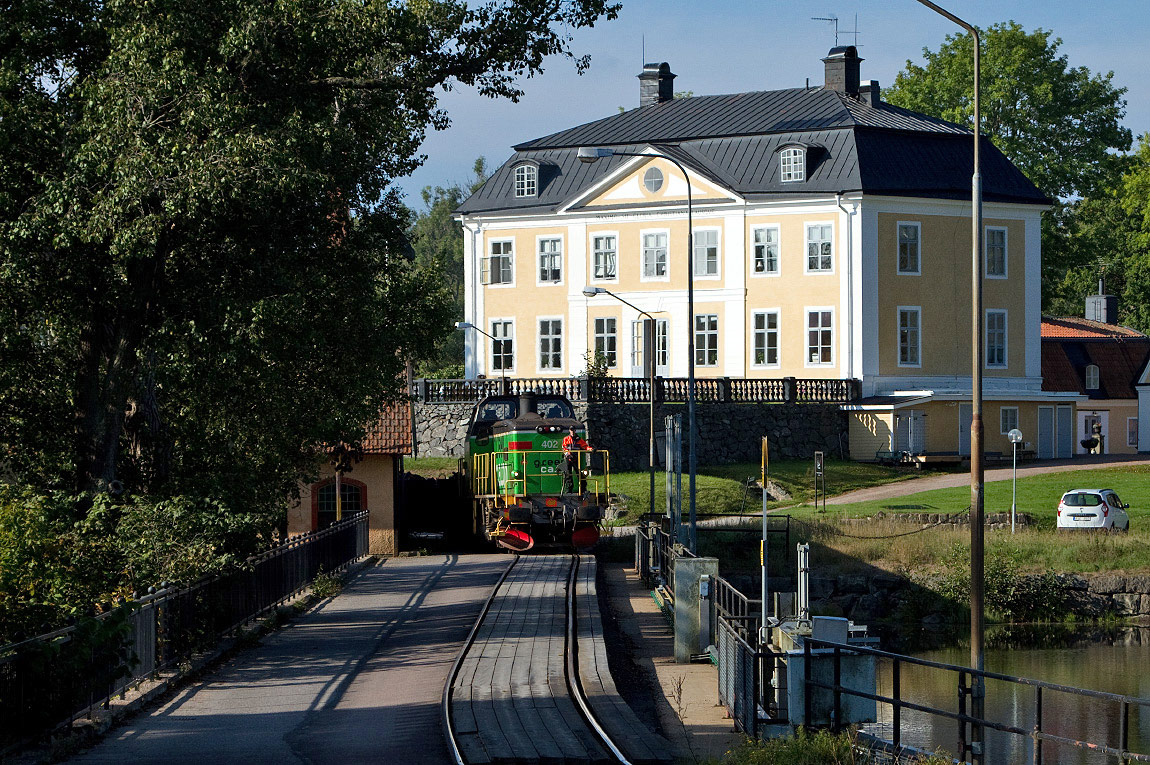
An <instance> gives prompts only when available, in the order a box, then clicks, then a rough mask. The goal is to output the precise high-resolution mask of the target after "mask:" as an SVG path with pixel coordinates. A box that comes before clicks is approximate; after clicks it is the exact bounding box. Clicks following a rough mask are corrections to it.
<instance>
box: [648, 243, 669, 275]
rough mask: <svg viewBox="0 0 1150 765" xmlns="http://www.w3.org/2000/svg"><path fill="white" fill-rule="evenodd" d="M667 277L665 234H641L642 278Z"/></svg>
mask: <svg viewBox="0 0 1150 765" xmlns="http://www.w3.org/2000/svg"><path fill="white" fill-rule="evenodd" d="M666 275H667V233H666V232H665V231H664V232H658V233H653V234H643V277H644V278H647V279H652V278H661V277H664V276H666Z"/></svg>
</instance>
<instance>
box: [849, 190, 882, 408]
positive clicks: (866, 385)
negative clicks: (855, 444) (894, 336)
mask: <svg viewBox="0 0 1150 765" xmlns="http://www.w3.org/2000/svg"><path fill="white" fill-rule="evenodd" d="M855 218H857V219H858V226H859V229H858V232H857V233H858V240H857V241H858V250H859V263H860V266H859V270H858V282H859V293H860V299H859V301H858V303H857V304H856V306H855V312H856V314H857V315H858V317H859V326H858V327H857V333H858V334H857V337H858V344H857V345H856V346H855V364H856V366H857V367H858V368H859V370H860V371H861V378H862V381H863V384H862V388H863V390H862V394H863V395H864V396H873V395H874V394H875V378H877V377H878V373H879V337H878V304H879V284H880V282H881V281H882V280H881V279H880V278H879V272H878V212H877V210H875V209H874V208H873V207H872V208H869V209H868V207H867V206H866V205H864V204H861V203H860V206H859V212H858V214H856V215H855Z"/></svg>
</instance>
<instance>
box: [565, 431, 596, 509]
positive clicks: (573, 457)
mask: <svg viewBox="0 0 1150 765" xmlns="http://www.w3.org/2000/svg"><path fill="white" fill-rule="evenodd" d="M590 450H591V447H590V446H588V445H587V442H586V441H584V440H583V439H582V438H580V437H579V434H578V433H576V432H575V426H574V425H572V426H571V427H570V428H568V430H567V435H566V436H564V437H563V462H562V463H560V466H559V469H560V470H561V471H562V472H563V493H564V494H570V493H572V492H574V491H575V477H574V474H575V473H577V472H579V452H581V451H584V452H585V451H590ZM579 483H580V488H582V483H583V482H582V481H580V482H579Z"/></svg>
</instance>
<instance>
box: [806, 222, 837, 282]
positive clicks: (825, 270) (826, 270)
mask: <svg viewBox="0 0 1150 765" xmlns="http://www.w3.org/2000/svg"><path fill="white" fill-rule="evenodd" d="M816 226H818V227H822V226H828V227H829V228H830V230H831V234H830V239H829V240H827V241H829V242H830V245H831V265H830V268H814V269H812V268H811V257H810V249H811V243H812V241H811V229H812V228H815V227H816ZM819 241H820V242H821V241H823V240H819ZM820 249H821V248H820ZM818 257H819V261H820V263H821V262H822V253H821V252H820V253H819V255H818ZM834 272H835V222H834V221H832V220H820V221H816V220H812V221H807V222H806V223H804V224H803V273H807V274H833V273H834Z"/></svg>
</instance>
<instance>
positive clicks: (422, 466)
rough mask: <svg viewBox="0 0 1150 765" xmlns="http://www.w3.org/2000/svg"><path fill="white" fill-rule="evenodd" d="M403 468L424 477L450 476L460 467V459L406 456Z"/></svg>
mask: <svg viewBox="0 0 1150 765" xmlns="http://www.w3.org/2000/svg"><path fill="white" fill-rule="evenodd" d="M403 469H404V470H406V471H407V472H409V473H414V474H415V475H421V476H423V477H424V478H450V477H451V474H452V473H454V472H455V471H456V470H458V469H459V460H458V459H457V458H456V457H420V458H418V459H413V458H411V457H405V458H404V460H403Z"/></svg>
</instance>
